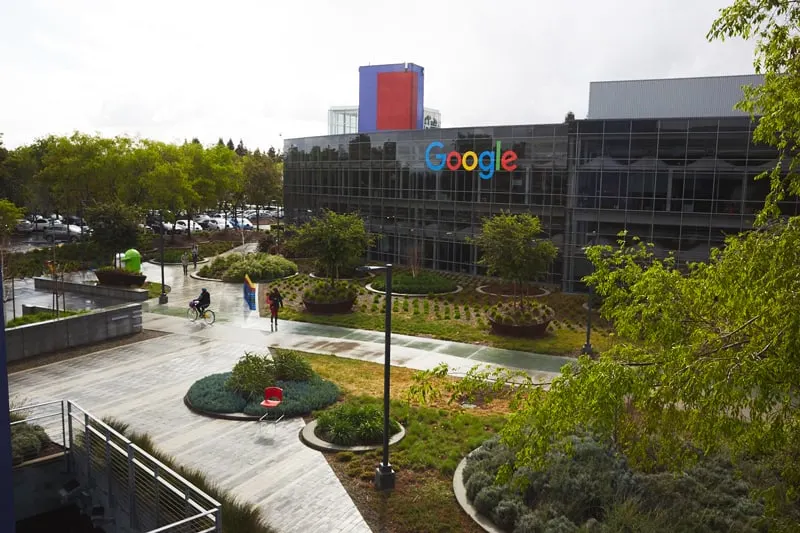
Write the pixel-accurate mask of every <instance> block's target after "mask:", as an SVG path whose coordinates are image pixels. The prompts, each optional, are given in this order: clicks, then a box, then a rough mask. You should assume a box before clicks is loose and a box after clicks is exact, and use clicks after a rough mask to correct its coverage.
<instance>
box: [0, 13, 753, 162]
mask: <svg viewBox="0 0 800 533" xmlns="http://www.w3.org/2000/svg"><path fill="white" fill-rule="evenodd" d="M731 2H732V0H667V1H665V0H603V1H599V2H598V1H592V0H562V1H561V2H553V1H541V0H495V1H492V2H489V1H487V0H480V1H472V0H467V1H463V0H462V1H454V0H453V1H451V0H440V1H438V2H434V1H416V0H396V1H389V0H339V1H336V2H334V1H327V0H293V1H292V0H289V1H276V0H260V1H251V0H238V1H236V2H229V3H228V4H224V3H223V2H219V1H214V2H211V1H205V0H192V1H189V0H161V1H158V2H156V1H151V0H139V1H136V2H132V1H130V0H126V1H119V0H95V1H90V0H69V1H63V0H0V133H3V134H4V135H3V139H4V144H5V145H6V146H8V147H11V148H13V147H16V146H18V145H20V144H25V143H28V142H31V141H32V140H34V139H35V138H37V137H42V136H45V135H48V134H50V133H55V134H69V133H71V132H72V131H74V130H80V131H85V132H98V133H101V134H104V135H117V134H128V135H139V136H142V137H149V138H155V139H159V140H164V141H176V142H181V141H183V139H191V138H192V137H199V138H200V140H201V141H202V142H203V143H204V144H209V143H213V142H215V141H216V140H217V138H219V137H224V138H225V139H226V140H227V139H228V138H229V137H230V138H233V139H234V142H238V140H239V139H240V138H242V139H244V141H245V144H246V145H247V146H248V147H251V148H255V147H261V148H267V147H269V146H270V145H274V146H275V147H282V146H283V139H285V138H291V137H303V136H312V135H324V134H325V133H326V131H327V126H326V121H327V109H328V108H329V107H331V106H336V105H355V104H357V103H358V67H359V66H360V65H367V64H381V63H399V62H404V61H405V62H413V63H416V64H418V65H421V66H423V67H425V105H426V107H433V108H437V109H439V110H440V111H441V112H442V121H443V125H444V126H445V127H449V126H469V125H474V126H478V125H490V124H522V123H540V122H558V121H561V120H562V119H563V117H564V115H565V114H566V112H567V111H570V110H572V111H574V112H575V114H576V116H577V117H579V118H583V117H585V116H586V110H587V106H588V99H589V82H590V81H598V80H617V79H640V78H659V77H684V76H711V75H724V74H749V73H752V72H753V67H752V50H753V46H752V44H750V43H745V42H742V41H730V42H727V43H714V44H709V43H708V42H707V41H706V39H705V35H706V33H707V31H708V29H709V27H710V25H711V23H712V21H713V20H714V18H715V17H716V14H717V12H718V10H719V9H720V8H721V7H724V6H726V5H728V4H729V3H731ZM223 6H225V7H223Z"/></svg>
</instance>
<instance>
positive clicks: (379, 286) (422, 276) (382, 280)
mask: <svg viewBox="0 0 800 533" xmlns="http://www.w3.org/2000/svg"><path fill="white" fill-rule="evenodd" d="M371 285H372V288H373V289H375V290H378V291H385V290H386V275H385V274H384V275H381V276H378V277H377V278H376V279H375V281H373V282H372V284H371ZM456 289H458V284H457V283H456V282H455V281H453V280H452V279H449V278H446V277H444V276H441V275H439V274H436V273H435V272H428V271H423V272H419V273H417V276H416V277H414V276H412V274H411V272H403V271H400V272H394V273H392V293H399V294H442V293H445V292H453V291H455V290H456Z"/></svg>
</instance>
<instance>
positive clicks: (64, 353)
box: [7, 329, 169, 374]
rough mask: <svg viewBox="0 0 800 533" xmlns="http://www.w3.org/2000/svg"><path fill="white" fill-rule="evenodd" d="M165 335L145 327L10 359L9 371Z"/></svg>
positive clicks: (26, 368)
mask: <svg viewBox="0 0 800 533" xmlns="http://www.w3.org/2000/svg"><path fill="white" fill-rule="evenodd" d="M164 335H169V333H164V332H162V331H152V330H149V329H145V330H143V331H142V332H141V333H136V334H134V335H129V336H127V337H120V338H118V339H114V340H113V341H106V342H101V343H99V344H92V345H90V346H80V347H78V348H70V349H68V350H61V351H58V352H52V353H48V354H42V355H37V356H36V357H31V358H28V359H23V360H21V361H10V362H9V363H8V365H7V368H8V373H9V374H13V373H15V372H21V371H23V370H28V369H31V368H36V367H38V366H43V365H49V364H51V363H57V362H59V361H66V360H68V359H74V358H76V357H81V356H83V355H88V354H91V353H95V352H99V351H102V350H109V349H111V348H119V347H121V346H126V345H128V344H134V343H137V342H142V341H146V340H149V339H155V338H157V337H163V336H164Z"/></svg>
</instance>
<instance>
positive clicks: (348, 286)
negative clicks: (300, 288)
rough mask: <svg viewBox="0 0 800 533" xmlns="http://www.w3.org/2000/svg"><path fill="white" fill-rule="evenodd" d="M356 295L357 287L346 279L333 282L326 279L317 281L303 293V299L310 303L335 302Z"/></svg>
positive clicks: (347, 299)
mask: <svg viewBox="0 0 800 533" xmlns="http://www.w3.org/2000/svg"><path fill="white" fill-rule="evenodd" d="M356 296H358V287H357V286H355V285H353V284H352V283H348V282H346V281H337V282H334V283H333V284H331V283H329V282H327V281H317V282H316V283H314V284H313V285H312V286H311V287H310V288H309V289H307V290H306V291H305V292H304V293H303V300H304V301H306V302H311V303H337V302H347V301H351V300H355V299H356Z"/></svg>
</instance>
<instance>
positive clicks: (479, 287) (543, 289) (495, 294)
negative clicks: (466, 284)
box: [475, 285, 552, 298]
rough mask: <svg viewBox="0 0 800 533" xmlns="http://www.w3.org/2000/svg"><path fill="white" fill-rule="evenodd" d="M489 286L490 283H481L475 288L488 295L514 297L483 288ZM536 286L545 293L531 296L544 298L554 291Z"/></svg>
mask: <svg viewBox="0 0 800 533" xmlns="http://www.w3.org/2000/svg"><path fill="white" fill-rule="evenodd" d="M488 286H489V285H480V286H478V287H477V288H476V289H475V290H476V291H478V292H479V293H481V294H485V295H487V296H499V297H500V298H513V297H514V295H513V294H497V293H495V292H489V291H485V290H483V288H484V287H488ZM536 288H537V289H539V290H540V291H544V293H542V294H536V295H534V296H529V298H544V297H545V296H547V295H548V294H552V291H549V290H547V289H545V288H544V287H536Z"/></svg>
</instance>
